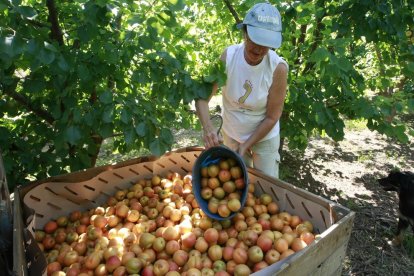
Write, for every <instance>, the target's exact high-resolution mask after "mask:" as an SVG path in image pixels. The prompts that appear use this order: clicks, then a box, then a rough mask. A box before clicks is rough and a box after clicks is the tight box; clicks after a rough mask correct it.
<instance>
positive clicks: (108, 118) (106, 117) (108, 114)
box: [102, 107, 113, 123]
mask: <svg viewBox="0 0 414 276" xmlns="http://www.w3.org/2000/svg"><path fill="white" fill-rule="evenodd" d="M112 117H113V111H112V108H111V107H108V108H105V110H104V112H103V114H102V120H103V122H104V123H112V120H113V118H112Z"/></svg>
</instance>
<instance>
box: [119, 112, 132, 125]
mask: <svg viewBox="0 0 414 276" xmlns="http://www.w3.org/2000/svg"><path fill="white" fill-rule="evenodd" d="M131 118H132V116H131V113H130V112H129V111H128V110H126V109H125V108H124V109H122V111H121V122H123V123H124V124H129V123H130V122H131Z"/></svg>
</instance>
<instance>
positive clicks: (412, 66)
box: [407, 62, 414, 73]
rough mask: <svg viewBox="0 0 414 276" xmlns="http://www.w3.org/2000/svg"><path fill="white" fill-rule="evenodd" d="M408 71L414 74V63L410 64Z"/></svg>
mask: <svg viewBox="0 0 414 276" xmlns="http://www.w3.org/2000/svg"><path fill="white" fill-rule="evenodd" d="M407 69H408V70H409V71H410V72H413V73H414V62H408V64H407Z"/></svg>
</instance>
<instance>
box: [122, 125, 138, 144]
mask: <svg viewBox="0 0 414 276" xmlns="http://www.w3.org/2000/svg"><path fill="white" fill-rule="evenodd" d="M124 136H125V143H126V144H127V145H131V144H132V143H134V140H135V131H134V130H133V129H127V130H126V131H124Z"/></svg>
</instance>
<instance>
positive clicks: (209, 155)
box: [192, 146, 249, 220]
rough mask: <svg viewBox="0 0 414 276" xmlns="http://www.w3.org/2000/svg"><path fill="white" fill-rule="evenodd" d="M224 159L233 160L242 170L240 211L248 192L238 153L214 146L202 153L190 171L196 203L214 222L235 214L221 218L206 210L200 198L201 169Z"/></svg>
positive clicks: (244, 172) (245, 169) (244, 165)
mask: <svg viewBox="0 0 414 276" xmlns="http://www.w3.org/2000/svg"><path fill="white" fill-rule="evenodd" d="M224 158H226V159H227V158H232V159H234V160H235V161H236V163H237V165H238V166H239V167H240V168H241V170H242V174H243V179H244V183H245V186H244V189H243V190H242V193H241V197H240V203H241V207H240V209H239V210H242V209H243V207H244V205H245V203H246V199H247V193H248V191H249V179H248V172H247V168H246V164H245V163H244V160H243V158H242V157H241V156H240V155H239V154H238V153H236V152H235V151H233V150H231V149H229V148H228V147H226V146H216V147H212V148H209V149H207V150H205V151H203V152H202V153H201V154H200V156H199V157H198V158H197V160H196V162H195V163H194V165H193V171H192V186H193V193H194V197H195V199H196V200H197V203H198V205H199V206H200V208H201V210H203V212H204V213H206V214H207V216H209V217H210V218H213V219H216V220H227V219H231V218H232V217H234V216H235V215H236V214H237V212H231V213H230V215H229V216H228V217H222V216H220V215H219V214H215V213H212V212H210V210H208V201H207V200H205V199H204V198H202V197H201V189H202V187H201V179H202V176H201V168H203V167H206V166H209V165H211V164H218V163H219V161H220V160H221V159H224Z"/></svg>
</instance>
